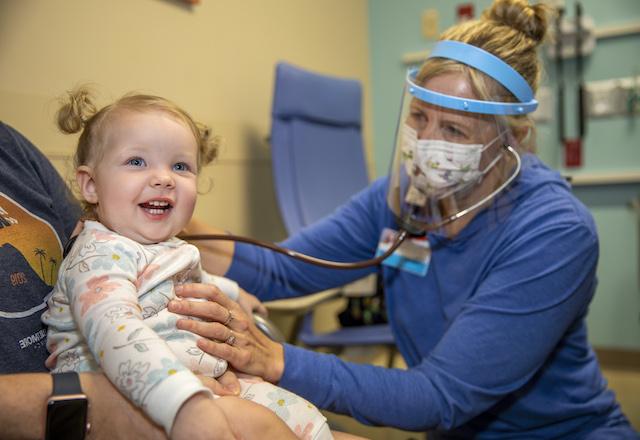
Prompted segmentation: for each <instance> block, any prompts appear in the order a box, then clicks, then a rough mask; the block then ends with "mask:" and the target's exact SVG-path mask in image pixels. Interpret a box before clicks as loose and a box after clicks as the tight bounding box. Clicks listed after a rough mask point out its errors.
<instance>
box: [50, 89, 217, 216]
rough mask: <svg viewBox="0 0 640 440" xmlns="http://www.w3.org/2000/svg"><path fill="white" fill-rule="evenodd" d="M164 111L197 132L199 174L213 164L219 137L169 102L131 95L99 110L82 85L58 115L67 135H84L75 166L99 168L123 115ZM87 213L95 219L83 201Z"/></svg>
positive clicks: (67, 98) (64, 100)
mask: <svg viewBox="0 0 640 440" xmlns="http://www.w3.org/2000/svg"><path fill="white" fill-rule="evenodd" d="M126 111H131V112H148V111H155V112H162V113H165V114H167V115H169V116H171V117H172V118H175V119H176V120H177V121H179V122H182V123H184V124H185V125H186V126H187V127H188V128H189V129H190V130H191V132H192V133H193V136H194V138H195V139H196V142H197V145H198V158H197V161H198V171H200V169H201V168H202V166H204V165H208V164H209V163H211V162H212V161H213V160H214V159H215V158H216V156H217V153H218V148H219V142H220V141H219V138H218V137H217V136H212V135H211V130H210V129H209V127H207V126H206V125H204V124H200V123H198V122H196V121H195V120H194V119H193V118H192V117H191V116H190V115H189V113H187V112H186V111H185V110H183V109H182V108H180V107H179V106H177V105H176V104H174V103H173V102H171V101H169V100H168V99H165V98H162V97H159V96H153V95H146V94H137V93H129V94H126V95H124V96H123V97H121V98H120V99H118V100H116V101H115V102H113V103H112V104H109V105H107V106H105V107H102V108H101V109H100V110H97V107H96V105H95V104H94V97H93V94H92V92H91V90H90V89H89V88H88V87H87V86H80V87H78V88H76V89H74V90H72V91H70V92H68V93H67V94H66V95H65V96H64V97H63V98H61V106H60V109H59V110H58V113H57V123H58V128H59V129H60V130H61V131H62V132H63V133H67V134H73V133H78V132H80V138H79V139H78V145H77V147H76V153H75V155H74V159H73V162H74V166H75V169H77V168H78V167H79V166H81V165H95V164H96V163H97V162H98V161H99V160H100V158H101V157H102V155H103V153H104V148H105V142H104V140H105V138H106V133H107V130H108V127H109V124H110V123H111V122H112V121H113V119H114V118H116V117H117V116H121V115H122V113H123V112H126ZM82 203H83V207H84V210H85V213H87V214H88V215H89V216H94V214H95V206H94V205H93V204H90V203H87V202H86V201H83V202H82Z"/></svg>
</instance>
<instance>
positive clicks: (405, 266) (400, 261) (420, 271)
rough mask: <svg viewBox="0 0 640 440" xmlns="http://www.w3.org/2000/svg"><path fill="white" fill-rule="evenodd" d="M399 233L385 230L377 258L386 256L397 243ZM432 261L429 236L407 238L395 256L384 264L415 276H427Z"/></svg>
mask: <svg viewBox="0 0 640 440" xmlns="http://www.w3.org/2000/svg"><path fill="white" fill-rule="evenodd" d="M397 235H398V231H394V230H393V229H389V228H384V230H383V231H382V234H381V235H380V242H379V243H378V249H377V250H376V256H380V255H382V254H384V253H385V252H386V251H387V250H388V249H389V248H390V247H391V245H392V244H393V242H394V241H395V238H396V236H397ZM430 261H431V248H430V247H429V240H428V239H427V236H426V235H425V236H424V237H412V238H407V239H406V240H405V241H404V242H402V244H401V245H400V247H398V249H396V250H395V251H394V252H393V254H391V255H389V256H388V257H387V258H385V259H384V261H383V262H382V264H383V265H385V266H388V267H395V268H396V269H400V270H404V271H405V272H410V273H412V274H415V275H419V276H425V275H426V274H427V271H428V270H429V262H430Z"/></svg>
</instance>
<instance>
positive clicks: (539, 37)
mask: <svg viewBox="0 0 640 440" xmlns="http://www.w3.org/2000/svg"><path fill="white" fill-rule="evenodd" d="M551 12H552V8H551V7H549V6H548V5H545V4H535V5H530V4H529V2H528V1H527V0H495V1H494V2H493V4H492V5H491V7H490V8H489V9H487V10H486V11H484V12H483V14H482V17H481V18H479V19H477V20H470V21H466V22H463V23H460V24H458V25H455V26H452V27H450V28H449V29H447V30H446V31H444V32H443V33H442V35H440V39H441V40H454V41H460V42H463V43H467V44H471V45H473V46H476V47H479V48H481V49H484V50H486V51H487V52H490V53H492V54H493V55H495V56H497V57H498V58H500V59H502V61H504V62H505V63H507V64H509V65H510V66H511V67H512V68H514V69H515V70H516V71H517V72H518V73H520V75H522V77H523V78H524V79H525V80H526V81H527V83H528V84H529V85H530V86H531V89H532V90H533V92H534V93H535V92H536V91H537V90H538V85H539V83H540V78H541V75H542V63H541V61H540V59H539V58H538V54H537V49H538V47H539V46H540V45H541V44H542V42H543V41H544V39H545V37H546V34H547V28H548V24H549V18H550V16H551ZM450 72H463V73H465V74H466V75H467V76H468V78H469V79H470V82H471V86H472V88H473V89H474V92H475V93H476V94H477V95H478V96H479V97H480V98H481V99H484V100H499V101H506V102H514V101H516V99H515V97H514V96H513V95H512V94H511V93H510V92H509V91H508V90H506V89H505V88H504V87H503V86H502V85H501V84H499V83H498V82H497V81H496V80H494V79H493V78H490V77H489V76H487V75H485V74H484V73H482V72H479V71H477V70H475V69H474V68H471V67H469V66H466V65H465V64H461V63H459V62H457V61H452V60H447V59H444V58H431V59H429V60H427V61H426V62H425V63H424V65H423V66H422V68H421V69H420V72H419V74H418V78H417V80H418V81H419V82H420V83H421V84H424V82H425V81H427V80H428V79H429V78H433V77H434V76H438V75H441V74H444V73H450ZM506 120H507V123H508V124H509V126H510V127H511V129H512V131H514V132H521V131H523V129H525V130H526V131H528V132H529V133H531V136H529V137H528V138H527V141H526V142H525V143H524V145H521V147H523V149H525V150H527V151H534V150H535V136H533V132H534V130H533V129H534V124H533V121H532V120H531V118H530V117H529V116H527V115H518V116H509V117H507V118H506Z"/></svg>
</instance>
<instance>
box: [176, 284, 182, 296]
mask: <svg viewBox="0 0 640 440" xmlns="http://www.w3.org/2000/svg"><path fill="white" fill-rule="evenodd" d="M183 290H184V287H182V286H181V285H177V286H176V287H175V291H176V294H179V293H182V291H183Z"/></svg>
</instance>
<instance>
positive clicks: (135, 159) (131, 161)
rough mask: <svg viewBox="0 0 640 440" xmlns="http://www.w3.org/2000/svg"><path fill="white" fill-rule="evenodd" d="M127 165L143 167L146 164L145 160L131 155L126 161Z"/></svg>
mask: <svg viewBox="0 0 640 440" xmlns="http://www.w3.org/2000/svg"><path fill="white" fill-rule="evenodd" d="M127 165H131V166H134V167H143V166H145V165H146V162H145V161H144V159H142V158H141V157H132V158H131V159H129V160H128V161H127Z"/></svg>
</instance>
